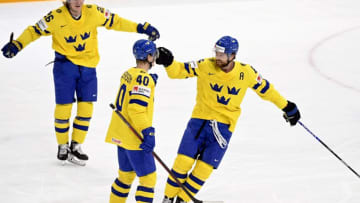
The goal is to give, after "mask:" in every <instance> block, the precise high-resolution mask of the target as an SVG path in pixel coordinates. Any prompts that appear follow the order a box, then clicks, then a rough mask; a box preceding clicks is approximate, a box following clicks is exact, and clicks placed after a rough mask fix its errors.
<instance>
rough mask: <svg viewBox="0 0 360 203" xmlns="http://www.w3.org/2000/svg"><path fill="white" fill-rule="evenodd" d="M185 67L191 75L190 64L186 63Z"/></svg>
mask: <svg viewBox="0 0 360 203" xmlns="http://www.w3.org/2000/svg"><path fill="white" fill-rule="evenodd" d="M184 65H185V70H186V71H187V72H188V73H189V74H190V69H189V66H190V65H189V63H184Z"/></svg>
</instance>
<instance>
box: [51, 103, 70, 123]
mask: <svg viewBox="0 0 360 203" xmlns="http://www.w3.org/2000/svg"><path fill="white" fill-rule="evenodd" d="M71 108H72V104H56V107H55V118H56V119H69V118H70V116H71Z"/></svg>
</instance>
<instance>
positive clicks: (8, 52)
mask: <svg viewBox="0 0 360 203" xmlns="http://www.w3.org/2000/svg"><path fill="white" fill-rule="evenodd" d="M15 43H17V44H18V46H19V47H20V49H21V47H22V45H21V43H20V42H18V41H16V40H13V41H11V42H8V43H7V44H6V45H5V46H4V47H3V48H2V49H1V51H2V53H3V55H4V56H5V57H6V58H12V57H14V56H16V54H17V53H18V52H19V51H20V49H19V48H18V46H16V44H15Z"/></svg>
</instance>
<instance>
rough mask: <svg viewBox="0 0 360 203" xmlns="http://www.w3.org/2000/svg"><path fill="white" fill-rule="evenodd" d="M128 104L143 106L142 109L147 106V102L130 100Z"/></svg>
mask: <svg viewBox="0 0 360 203" xmlns="http://www.w3.org/2000/svg"><path fill="white" fill-rule="evenodd" d="M129 103H130V104H139V105H141V106H144V107H147V106H148V103H147V102H144V101H142V100H139V99H131V100H130V102H129Z"/></svg>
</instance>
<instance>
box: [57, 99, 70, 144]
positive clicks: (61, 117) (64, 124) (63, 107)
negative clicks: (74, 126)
mask: <svg viewBox="0 0 360 203" xmlns="http://www.w3.org/2000/svg"><path fill="white" fill-rule="evenodd" d="M71 108H72V104H56V107H55V113H54V117H55V134H56V140H57V142H58V144H66V143H67V142H69V126H70V124H69V119H70V116H71Z"/></svg>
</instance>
